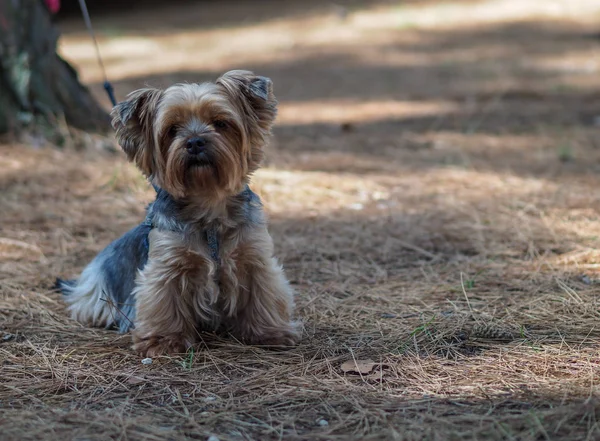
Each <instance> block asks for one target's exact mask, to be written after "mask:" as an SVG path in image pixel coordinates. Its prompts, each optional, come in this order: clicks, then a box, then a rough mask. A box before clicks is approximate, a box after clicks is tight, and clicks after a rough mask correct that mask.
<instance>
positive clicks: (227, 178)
mask: <svg viewBox="0 0 600 441" xmlns="http://www.w3.org/2000/svg"><path fill="white" fill-rule="evenodd" d="M172 147H174V148H172V150H171V151H170V152H169V154H168V157H167V161H166V170H167V172H166V173H165V176H164V178H163V179H162V181H163V182H162V186H163V188H164V189H165V190H167V192H169V193H171V194H172V195H173V196H176V197H185V196H193V195H195V194H206V193H220V194H222V193H225V194H234V193H236V192H238V191H240V190H241V188H242V185H243V184H244V179H243V177H244V175H245V173H244V170H242V168H243V166H242V160H241V158H240V157H239V154H238V153H237V152H236V151H235V150H234V149H233V148H231V147H230V146H228V145H227V144H226V143H224V142H222V141H220V140H214V141H213V142H211V145H210V146H209V147H207V149H206V150H205V151H204V152H202V153H201V154H197V155H190V154H189V153H188V152H187V151H186V149H185V148H182V147H179V146H172Z"/></svg>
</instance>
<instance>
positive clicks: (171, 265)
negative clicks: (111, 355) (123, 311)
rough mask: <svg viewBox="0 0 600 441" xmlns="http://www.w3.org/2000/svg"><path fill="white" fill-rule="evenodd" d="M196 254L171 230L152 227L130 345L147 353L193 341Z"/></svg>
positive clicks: (176, 348)
mask: <svg viewBox="0 0 600 441" xmlns="http://www.w3.org/2000/svg"><path fill="white" fill-rule="evenodd" d="M202 259H203V258H202V256H199V255H197V254H195V253H193V252H191V251H190V250H189V249H188V248H187V247H185V246H184V245H183V242H182V240H181V238H180V237H179V236H178V235H177V234H175V233H171V232H161V231H156V230H152V232H151V233H150V250H149V253H148V263H147V264H146V266H145V267H144V269H143V271H142V272H141V273H140V274H139V275H138V278H137V280H136V288H135V290H134V297H135V303H136V319H135V329H134V331H133V343H134V344H133V348H134V350H136V351H137V352H139V353H140V354H142V355H144V356H148V357H152V356H156V355H161V354H173V353H183V352H185V351H186V349H187V348H189V347H190V346H192V345H193V344H194V343H195V341H196V328H195V323H196V320H195V313H194V307H193V306H192V305H191V303H192V302H193V298H194V294H195V292H194V290H195V287H196V284H195V283H194V279H195V278H196V277H197V271H195V270H196V269H197V267H198V265H199V262H195V260H202Z"/></svg>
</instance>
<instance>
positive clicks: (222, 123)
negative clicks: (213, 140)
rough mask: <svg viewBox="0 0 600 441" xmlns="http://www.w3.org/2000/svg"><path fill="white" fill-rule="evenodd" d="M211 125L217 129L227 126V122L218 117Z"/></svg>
mask: <svg viewBox="0 0 600 441" xmlns="http://www.w3.org/2000/svg"><path fill="white" fill-rule="evenodd" d="M213 125H214V126H215V129H219V130H222V129H225V128H227V123H226V122H225V121H222V120H220V119H218V120H217V121H215V122H214V123H213Z"/></svg>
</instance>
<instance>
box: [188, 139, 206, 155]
mask: <svg viewBox="0 0 600 441" xmlns="http://www.w3.org/2000/svg"><path fill="white" fill-rule="evenodd" d="M205 146H206V139H204V138H202V137H198V138H191V139H188V142H187V143H186V145H185V147H186V148H187V151H188V152H189V153H191V154H192V155H197V154H198V153H201V152H203V151H204V148H205Z"/></svg>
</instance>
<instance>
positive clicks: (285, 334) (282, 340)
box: [249, 325, 300, 348]
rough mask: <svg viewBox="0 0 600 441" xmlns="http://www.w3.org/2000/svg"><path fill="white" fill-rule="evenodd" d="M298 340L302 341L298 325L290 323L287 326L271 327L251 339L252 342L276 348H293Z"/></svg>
mask: <svg viewBox="0 0 600 441" xmlns="http://www.w3.org/2000/svg"><path fill="white" fill-rule="evenodd" d="M298 341H300V330H299V329H298V327H297V326H296V325H290V326H289V327H286V328H279V329H269V330H266V331H264V332H261V333H260V334H258V335H254V336H253V337H251V338H250V339H249V343H250V344H253V345H258V346H269V347H274V348H281V347H286V348H291V347H294V346H296V344H297V343H298Z"/></svg>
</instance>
